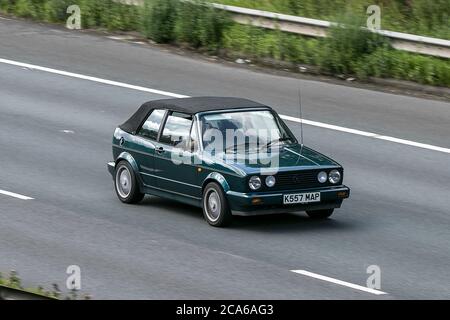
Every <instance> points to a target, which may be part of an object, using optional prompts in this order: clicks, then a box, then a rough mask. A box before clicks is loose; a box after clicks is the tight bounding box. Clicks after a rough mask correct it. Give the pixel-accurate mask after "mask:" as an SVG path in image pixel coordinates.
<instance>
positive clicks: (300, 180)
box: [262, 169, 343, 191]
mask: <svg viewBox="0 0 450 320" xmlns="http://www.w3.org/2000/svg"><path fill="white" fill-rule="evenodd" d="M331 170H333V169H326V170H324V169H318V170H302V171H289V172H279V173H278V174H276V175H275V178H276V183H275V186H274V187H272V188H268V187H267V186H266V185H265V182H264V179H262V180H263V185H264V188H262V189H263V190H264V191H269V190H273V191H280V190H295V189H310V188H323V187H329V186H334V184H332V183H330V182H329V181H328V180H327V181H326V182H325V183H320V182H319V181H318V180H317V175H318V174H319V172H321V171H325V172H326V173H327V174H328V173H329V172H330V171H331ZM338 170H339V172H340V173H341V177H342V178H343V172H342V170H341V169H338ZM262 178H263V177H262ZM339 184H342V180H341V182H340V183H339Z"/></svg>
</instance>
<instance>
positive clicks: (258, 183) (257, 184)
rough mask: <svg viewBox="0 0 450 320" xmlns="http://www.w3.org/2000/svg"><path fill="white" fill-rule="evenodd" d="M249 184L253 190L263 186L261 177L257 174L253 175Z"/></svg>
mask: <svg viewBox="0 0 450 320" xmlns="http://www.w3.org/2000/svg"><path fill="white" fill-rule="evenodd" d="M248 186H249V187H250V189H252V190H258V189H259V188H261V179H260V178H259V177H257V176H253V177H251V178H250V180H249V181H248Z"/></svg>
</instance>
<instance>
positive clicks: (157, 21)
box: [142, 0, 179, 43]
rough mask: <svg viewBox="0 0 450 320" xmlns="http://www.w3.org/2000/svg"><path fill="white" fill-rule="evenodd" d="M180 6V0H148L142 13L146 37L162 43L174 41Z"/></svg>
mask: <svg viewBox="0 0 450 320" xmlns="http://www.w3.org/2000/svg"><path fill="white" fill-rule="evenodd" d="M178 5H179V1H178V0H146V1H145V3H144V9H143V13H142V27H143V28H142V30H143V33H144V35H145V36H146V37H147V38H150V39H153V40H154V41H156V42H160V43H167V42H172V41H174V40H175V23H176V20H177V6H178Z"/></svg>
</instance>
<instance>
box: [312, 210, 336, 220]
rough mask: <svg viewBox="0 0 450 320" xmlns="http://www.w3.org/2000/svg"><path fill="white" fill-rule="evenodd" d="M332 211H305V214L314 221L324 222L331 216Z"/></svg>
mask: <svg viewBox="0 0 450 320" xmlns="http://www.w3.org/2000/svg"><path fill="white" fill-rule="evenodd" d="M333 211H334V209H325V210H314V211H306V214H307V215H308V216H309V217H310V218H311V219H315V220H324V219H327V218H329V217H330V216H331V215H332V214H333Z"/></svg>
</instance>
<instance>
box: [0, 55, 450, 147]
mask: <svg viewBox="0 0 450 320" xmlns="http://www.w3.org/2000/svg"><path fill="white" fill-rule="evenodd" d="M0 63H4V64H9V65H13V66H18V67H22V68H28V69H32V70H33V69H34V70H39V71H43V72H49V73H53V74H58V75H62V76H66V77H72V78H77V79H82V80H88V81H93V82H98V83H103V84H107V85H111V86H117V87H122V88H127V89H132V90H138V91H143V92H149V93H153V94H158V95H162V96H167V97H172V98H189V96H186V95H181V94H177V93H173V92H168V91H162V90H157V89H151V88H146V87H141V86H135V85H131V84H127V83H123V82H117V81H111V80H106V79H102V78H97V77H91V76H86V75H82V74H78V73H72V72H67V71H62V70H57V69H52V68H47V67H41V66H37V65H33V64H29V63H23V62H18V61H13V60H8V59H2V58H0ZM280 116H281V118H283V119H284V120H288V121H293V122H302V121H303V123H304V124H306V125H310V126H314V127H319V128H324V129H330V130H335V131H341V132H346V133H350V134H356V135H360V136H364V137H369V138H373V139H378V140H385V141H390V142H393V143H399V144H403V145H408V146H412V147H416V148H421V149H427V150H432V151H438V152H443V153H447V154H450V148H444V147H439V146H434V145H431V144H425V143H420V142H415V141H410V140H405V139H399V138H395V137H390V136H384V135H381V134H377V133H373V132H366V131H361V130H357V129H351V128H346V127H341V126H336V125H332V124H327V123H322V122H317V121H311V120H306V119H300V118H296V117H292V116H287V115H280Z"/></svg>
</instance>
